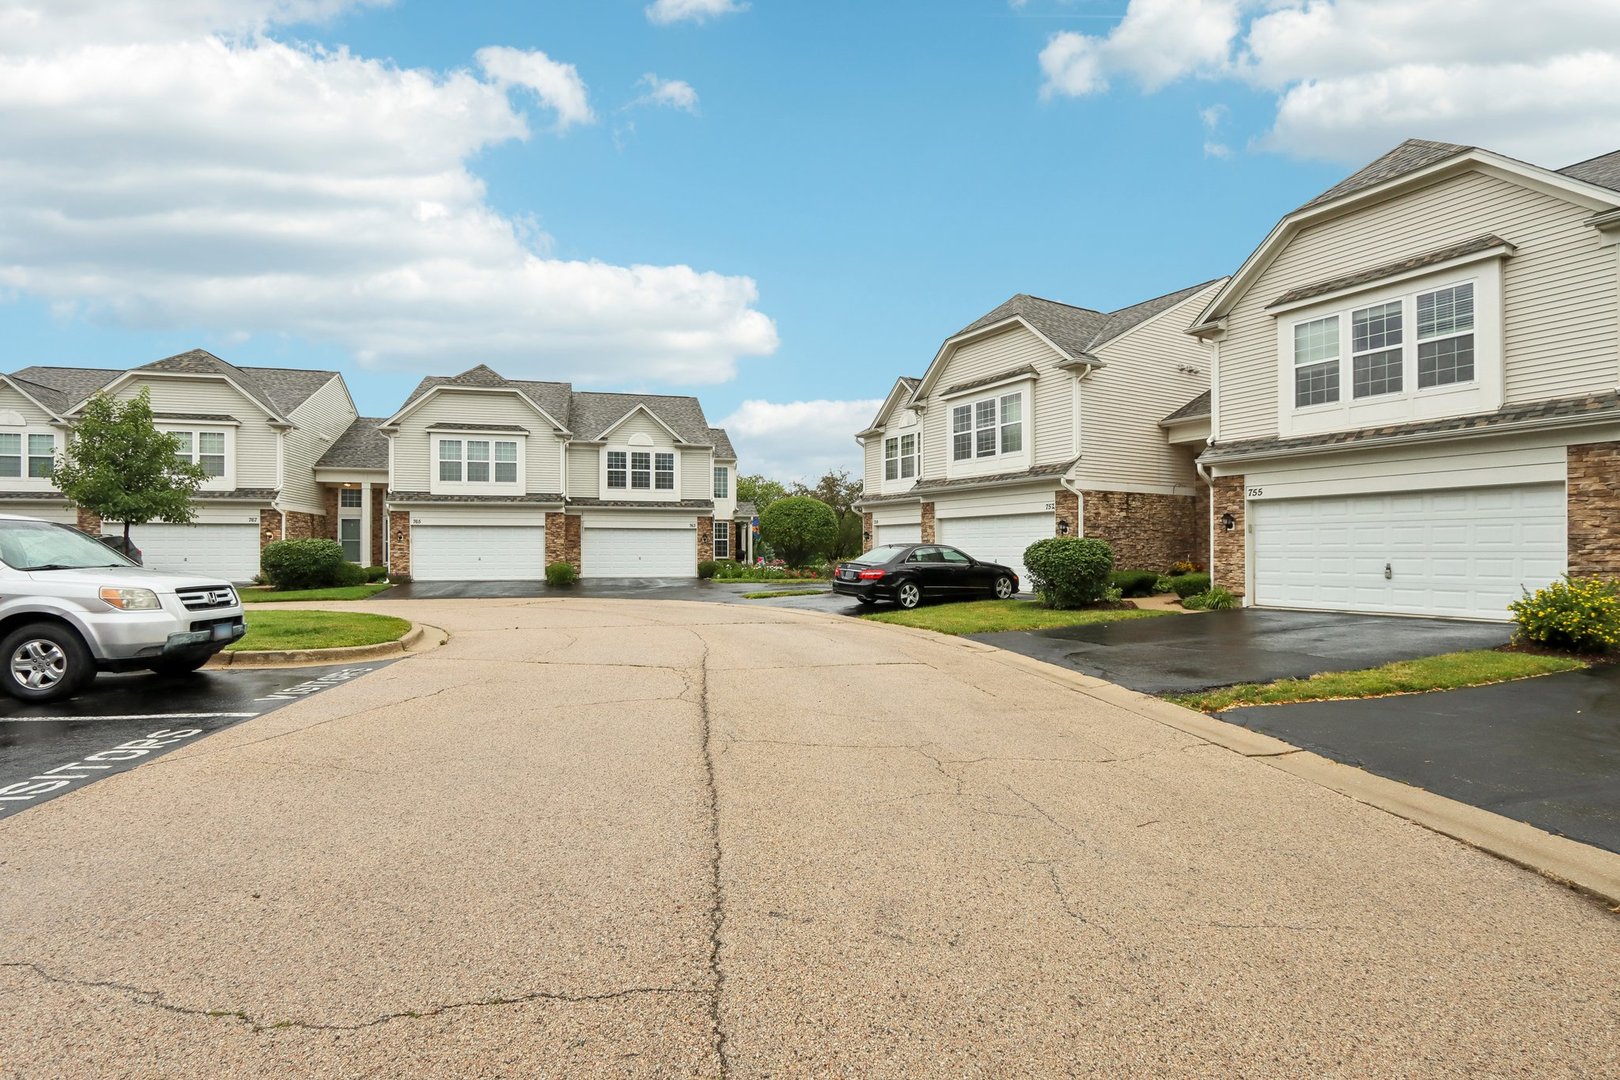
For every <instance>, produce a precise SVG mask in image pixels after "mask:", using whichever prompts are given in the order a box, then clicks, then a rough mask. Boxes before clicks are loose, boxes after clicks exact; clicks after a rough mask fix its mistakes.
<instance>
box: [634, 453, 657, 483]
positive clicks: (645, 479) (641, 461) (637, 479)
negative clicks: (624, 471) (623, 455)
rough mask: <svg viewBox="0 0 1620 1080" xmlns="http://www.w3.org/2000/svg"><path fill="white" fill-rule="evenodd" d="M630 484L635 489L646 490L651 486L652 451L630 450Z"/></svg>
mask: <svg viewBox="0 0 1620 1080" xmlns="http://www.w3.org/2000/svg"><path fill="white" fill-rule="evenodd" d="M630 486H631V487H632V488H634V489H635V490H637V491H647V490H649V489H650V488H651V487H652V451H650V450H632V451H631V452H630Z"/></svg>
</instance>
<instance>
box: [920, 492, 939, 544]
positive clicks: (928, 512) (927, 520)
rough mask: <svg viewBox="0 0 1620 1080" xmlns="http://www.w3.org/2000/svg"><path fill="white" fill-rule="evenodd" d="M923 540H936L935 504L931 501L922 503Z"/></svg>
mask: <svg viewBox="0 0 1620 1080" xmlns="http://www.w3.org/2000/svg"><path fill="white" fill-rule="evenodd" d="M922 542H923V543H925V544H932V543H935V542H936V541H935V540H934V504H933V503H931V502H925V503H923V504H922Z"/></svg>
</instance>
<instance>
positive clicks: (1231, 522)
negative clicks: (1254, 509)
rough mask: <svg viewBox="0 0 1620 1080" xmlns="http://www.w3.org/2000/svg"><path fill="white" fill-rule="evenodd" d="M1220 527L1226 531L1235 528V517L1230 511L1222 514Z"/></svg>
mask: <svg viewBox="0 0 1620 1080" xmlns="http://www.w3.org/2000/svg"><path fill="white" fill-rule="evenodd" d="M1221 528H1223V529H1225V530H1226V531H1227V532H1231V531H1232V530H1233V529H1235V528H1237V518H1235V517H1233V516H1232V515H1231V514H1230V513H1225V514H1222V515H1221Z"/></svg>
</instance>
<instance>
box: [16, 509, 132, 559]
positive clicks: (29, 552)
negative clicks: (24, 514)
mask: <svg viewBox="0 0 1620 1080" xmlns="http://www.w3.org/2000/svg"><path fill="white" fill-rule="evenodd" d="M0 561H3V562H4V563H5V564H6V565H7V566H9V567H11V568H12V569H13V570H82V569H84V568H86V567H90V566H134V565H135V564H134V563H132V562H130V561H129V560H128V559H126V558H124V557H123V556H122V555H120V554H118V552H116V551H114V550H113V549H112V548H110V547H108V546H107V545H105V544H103V543H100V542H99V541H96V540H92V539H91V538H90V537H88V536H86V535H85V534H84V533H82V532H80V531H79V530H77V529H70V528H68V527H67V526H66V525H56V524H53V523H51V522H49V521H18V520H4V519H0Z"/></svg>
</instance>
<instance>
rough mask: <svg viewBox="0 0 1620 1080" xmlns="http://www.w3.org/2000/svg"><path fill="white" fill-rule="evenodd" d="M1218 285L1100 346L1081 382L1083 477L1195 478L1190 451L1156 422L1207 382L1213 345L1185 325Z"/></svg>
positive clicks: (1107, 480) (1121, 480)
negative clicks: (1191, 333) (1091, 371)
mask: <svg viewBox="0 0 1620 1080" xmlns="http://www.w3.org/2000/svg"><path fill="white" fill-rule="evenodd" d="M1218 288H1219V286H1215V285H1212V286H1210V287H1209V288H1208V289H1206V290H1204V291H1202V292H1200V293H1198V294H1197V295H1195V296H1192V297H1190V298H1188V299H1187V300H1185V301H1183V302H1182V303H1180V304H1177V305H1176V306H1175V307H1173V308H1170V309H1169V310H1168V311H1164V312H1161V313H1160V314H1159V315H1157V316H1156V317H1154V318H1152V319H1149V320H1148V321H1147V322H1145V323H1143V324H1142V325H1141V326H1138V327H1136V328H1135V329H1134V330H1132V331H1130V332H1129V333H1127V334H1125V335H1123V336H1121V337H1118V338H1115V339H1114V340H1113V341H1110V342H1108V343H1107V344H1105V345H1102V346H1100V347H1099V348H1098V349H1097V358H1098V359H1099V360H1101V361H1102V362H1103V363H1104V364H1106V365H1107V366H1106V367H1102V368H1099V369H1098V370H1097V371H1096V372H1095V373H1094V374H1093V375H1092V376H1091V377H1090V378H1089V379H1087V380H1086V381H1085V382H1083V383H1081V384H1080V413H1081V425H1080V432H1081V457H1080V464H1079V466H1078V468H1077V470H1076V471H1077V473H1078V476H1079V478H1080V481H1081V483H1085V482H1087V481H1089V482H1091V483H1098V484H1160V485H1162V484H1182V485H1190V484H1192V483H1193V480H1194V473H1193V468H1192V458H1191V456H1190V455H1189V454H1188V453H1187V451H1186V449H1185V448H1182V447H1175V446H1171V445H1170V443H1169V442H1168V440H1167V439H1166V438H1165V432H1164V429H1163V428H1161V427H1160V426H1159V421H1160V420H1161V419H1163V418H1164V417H1165V416H1168V415H1169V414H1170V413H1172V412H1174V411H1175V410H1177V409H1179V408H1180V407H1181V406H1183V405H1185V404H1186V403H1187V402H1189V401H1191V400H1192V399H1193V398H1195V397H1197V396H1198V395H1199V394H1201V393H1203V392H1204V391H1205V390H1207V389H1209V368H1210V353H1211V350H1210V348H1209V347H1208V346H1207V345H1204V344H1203V343H1202V342H1200V341H1198V340H1197V339H1196V338H1193V337H1189V336H1188V335H1187V333H1186V330H1187V327H1188V326H1189V325H1190V324H1191V323H1192V321H1193V319H1194V318H1195V317H1196V316H1197V314H1198V313H1199V312H1200V311H1202V310H1203V309H1204V307H1205V306H1206V305H1208V303H1209V301H1210V300H1211V299H1212V298H1213V297H1214V294H1215V292H1216V291H1217V289H1218ZM1183 365H1186V366H1190V367H1192V368H1195V369H1196V370H1197V372H1198V374H1189V373H1188V372H1185V371H1181V370H1179V369H1180V368H1181V367H1182V366H1183Z"/></svg>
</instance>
